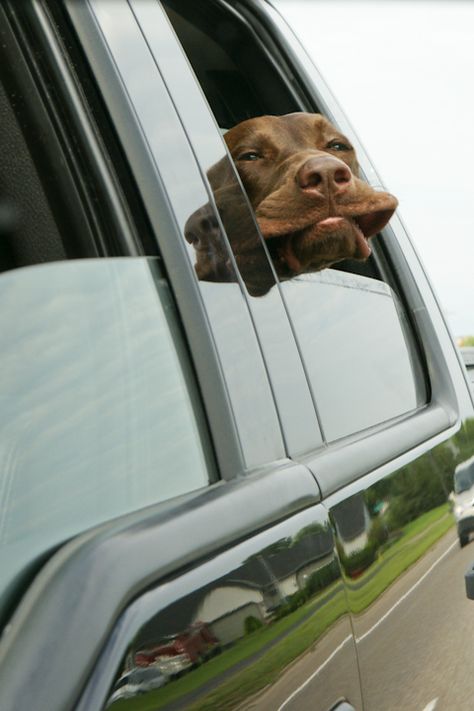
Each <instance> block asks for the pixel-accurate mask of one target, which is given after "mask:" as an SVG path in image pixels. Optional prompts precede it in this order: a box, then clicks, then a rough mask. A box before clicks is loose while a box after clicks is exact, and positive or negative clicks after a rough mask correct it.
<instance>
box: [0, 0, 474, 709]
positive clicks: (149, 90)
mask: <svg viewBox="0 0 474 711" xmlns="http://www.w3.org/2000/svg"><path fill="white" fill-rule="evenodd" d="M0 35H1V41H0V76H1V93H0V116H1V131H0V145H1V151H0V155H1V161H0V270H1V274H0V304H1V308H0V332H1V334H2V343H3V347H2V353H1V368H0V373H1V375H0V397H1V407H0V413H1V429H0V461H1V468H0V563H1V570H2V584H1V588H0V616H1V626H2V631H3V633H2V637H1V640H0V708H1V709H2V711H32V709H34V710H35V711H66V710H68V711H69V710H71V711H72V710H73V709H74V710H75V711H100V710H101V709H104V708H106V707H109V708H113V709H115V708H116V709H117V710H119V709H130V710H131V711H132V710H133V709H136V711H139V710H143V709H145V708H146V709H162V708H163V709H169V710H171V709H173V710H174V709H181V708H183V709H184V708H189V709H194V710H196V709H205V708H206V709H210V708H212V709H230V708H241V709H243V708H245V709H250V708H256V709H257V708H258V709H259V711H260V710H265V709H269V710H271V711H275V710H276V709H278V710H282V709H286V710H288V711H289V710H290V709H301V710H305V711H306V710H307V709H312V710H313V711H329V710H331V711H336V710H337V711H350V709H357V711H360V710H362V709H365V710H366V711H381V709H383V711H395V710H396V711H399V709H404V711H423V709H434V708H435V707H436V705H437V704H438V702H439V708H440V709H441V708H443V709H468V708H471V706H472V698H473V694H474V674H473V673H472V671H473V669H472V662H471V660H472V644H473V642H472V640H473V635H472V624H471V618H472V609H471V607H470V605H471V603H470V602H469V601H468V600H466V596H465V590H464V577H463V576H464V571H465V570H466V569H467V568H468V566H469V565H470V564H471V563H472V558H474V552H473V550H472V547H470V546H466V547H463V548H462V549H460V548H459V545H458V543H457V533H456V527H455V522H454V519H453V516H452V513H451V512H450V508H449V505H448V495H449V492H450V491H451V489H452V486H453V475H454V472H455V470H456V467H458V466H459V465H460V464H461V463H462V462H466V461H469V460H470V459H471V458H472V456H473V455H474V406H473V400H472V394H471V391H470V388H469V384H468V381H467V376H466V371H465V369H464V368H463V367H462V364H461V362H460V359H459V356H458V352H457V349H456V346H455V345H454V343H453V341H452V339H451V337H450V334H449V330H448V329H447V327H446V324H445V322H444V319H443V315H442V313H441V311H440V308H439V306H438V303H437V300H436V297H435V295H434V293H433V290H432V288H431V285H430V282H429V280H428V278H427V276H426V274H425V273H424V271H423V268H422V266H421V264H420V262H419V260H418V258H417V256H416V253H415V251H414V249H413V247H412V245H411V242H410V240H409V238H408V236H407V234H406V231H405V229H404V227H403V225H402V223H401V222H400V220H399V219H398V217H397V216H395V217H393V218H392V220H391V221H390V223H389V225H388V226H387V227H385V228H384V229H383V230H382V231H381V232H380V234H379V235H378V236H376V237H375V238H373V240H372V254H371V256H370V257H369V258H368V259H367V261H366V262H356V261H351V260H346V261H344V262H341V263H338V264H337V265H334V266H333V267H331V268H327V269H324V270H322V271H319V272H317V273H313V274H304V275H301V276H299V277H298V278H292V279H290V278H289V279H286V280H284V279H281V280H280V279H279V278H278V277H277V273H278V271H277V270H275V268H274V265H273V263H272V261H271V259H270V256H269V252H268V249H267V245H266V244H265V243H264V241H263V239H262V237H261V235H260V233H259V230H258V226H257V223H256V221H255V216H254V214H253V212H252V209H251V207H250V205H249V200H248V198H247V195H246V194H245V192H244V190H243V187H242V184H241V181H240V178H239V176H238V174H237V173H236V171H235V168H234V164H233V161H232V160H231V157H230V155H229V152H228V151H227V148H226V144H225V142H224V140H223V134H225V132H226V131H227V130H228V129H230V128H232V127H233V126H235V125H236V124H237V123H239V122H240V121H242V120H245V119H247V118H251V117H255V116H261V115H268V114H273V115H281V114H287V113H293V112H300V111H305V112H320V113H322V114H323V115H324V116H326V117H328V118H329V119H330V120H331V121H332V123H333V124H334V125H336V126H337V127H338V128H339V129H340V131H342V132H343V133H344V135H346V136H347V140H350V142H351V144H352V145H353V146H354V147H355V148H356V149H357V153H358V158H359V163H360V166H361V170H362V174H363V176H364V177H365V179H366V180H367V181H368V182H369V183H370V184H371V185H372V186H373V187H374V188H376V189H379V188H380V189H382V186H381V185H380V181H379V179H378V177H377V174H376V172H375V170H374V169H373V167H372V165H371V164H370V162H369V160H368V158H367V156H366V154H365V152H364V150H363V147H362V146H361V145H360V143H359V141H358V140H357V137H356V136H355V135H354V133H353V131H352V129H351V127H350V124H349V123H348V121H347V119H346V118H345V116H344V115H343V114H342V112H341V110H340V109H339V108H338V106H337V104H336V102H335V100H334V99H333V97H332V95H331V93H330V91H329V89H328V88H327V86H326V85H325V83H324V81H323V80H322V78H321V77H320V75H319V74H318V72H317V71H316V69H315V68H314V66H313V65H312V63H311V61H310V60H309V59H308V57H307V56H306V54H305V53H304V51H303V50H302V49H301V47H300V46H299V44H298V42H297V40H296V39H295V37H294V36H293V35H292V33H291V31H290V30H289V28H288V27H287V26H286V24H285V23H284V22H283V20H282V19H281V17H280V16H279V14H278V13H277V11H276V10H275V9H274V8H273V7H272V5H271V4H270V3H267V2H265V1H263V0H239V1H237V0H235V1H234V0H201V1H200V2H189V1H187V0H163V1H162V2H158V1H157V0H156V1H155V0H83V1H82V2H78V1H76V0H63V2H57V0H35V1H33V0H31V1H28V0H22V1H21V2H18V0H3V2H2V3H1V4H0ZM408 110H409V109H408ZM217 165H218V166H219V171H223V172H224V173H225V174H226V176H227V177H226V180H227V181H228V182H227V183H226V190H229V191H230V193H226V194H227V195H231V197H232V214H230V213H229V210H228V209H227V207H228V204H227V203H225V204H224V205H223V202H222V192H220V190H221V187H222V186H221V185H220V184H219V182H218V181H216V178H215V173H216V166H217ZM234 210H236V212H234ZM235 215H237V216H238V219H236V218H235ZM196 223H197V224H198V226H199V225H200V226H201V227H204V228H205V229H206V230H207V232H208V234H211V235H212V245H213V255H215V258H216V259H217V260H218V261H217V262H216V265H215V266H216V268H215V270H214V277H213V279H212V280H210V279H207V278H205V275H204V274H203V273H202V272H199V270H198V271H197V270H196V263H197V256H196V255H197V254H198V253H199V249H204V248H205V245H203V244H201V243H200V242H199V239H198V238H197V237H196V232H195V231H193V229H195V225H196ZM193 225H194V227H192V226H193ZM244 239H245V240H247V243H248V240H250V241H251V243H252V249H253V250H254V255H255V257H256V259H257V261H258V264H259V270H260V271H259V272H258V273H253V274H252V279H250V278H249V276H248V274H247V273H246V272H245V270H244V269H243V268H242V265H241V262H240V261H239V256H240V255H239V253H238V246H239V244H241V242H242V240H244ZM196 635H197V636H198V637H199V639H198V640H197V645H198V646H197V647H196ZM190 636H191V637H193V639H194V641H193V644H194V645H195V646H194V647H193V649H194V650H195V651H196V655H195V657H196V658H195V659H193V660H191V658H190V656H189V654H188V653H187V652H186V645H188V646H189V645H190V644H191V642H190ZM170 640H171V643H170V644H168V645H166V644H165V643H166V642H167V641H168V642H170ZM184 640H186V642H184ZM183 645H184V646H183ZM178 647H180V649H179V650H178ZM183 649H184V651H183ZM157 650H158V652H159V653H158V654H157V653H156V651H157ZM460 650H462V652H463V660H464V661H463V663H462V664H460V663H459V654H460ZM177 651H178V652H179V654H176V652H177ZM217 651H219V652H220V653H219V654H216V652H217ZM144 652H145V653H148V657H147V658H146V665H143V664H141V662H140V663H138V662H139V661H140V660H142V661H143V653H144ZM165 652H166V654H165ZM180 655H181V656H180ZM137 660H138V662H137ZM181 662H182V663H183V664H182V666H181V667H179V665H180V663H181ZM173 664H174V666H175V667H176V668H178V667H179V670H178V673H173V671H172V669H173ZM145 669H146V670H147V671H145V672H143V671H140V670H145ZM170 670H171V671H170ZM448 672H449V673H448ZM145 677H146V679H145ZM135 682H137V683H135Z"/></svg>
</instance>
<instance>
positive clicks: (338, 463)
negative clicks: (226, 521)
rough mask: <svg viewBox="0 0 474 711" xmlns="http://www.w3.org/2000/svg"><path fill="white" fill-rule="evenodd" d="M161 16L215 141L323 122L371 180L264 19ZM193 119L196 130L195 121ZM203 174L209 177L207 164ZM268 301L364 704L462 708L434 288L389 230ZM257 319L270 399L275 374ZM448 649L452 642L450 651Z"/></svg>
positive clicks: (317, 85)
mask: <svg viewBox="0 0 474 711" xmlns="http://www.w3.org/2000/svg"><path fill="white" fill-rule="evenodd" d="M164 7H165V9H166V11H167V13H168V16H169V18H170V21H171V23H172V25H173V28H174V29H175V31H176V33H177V35H178V37H179V39H180V41H181V42H182V45H183V48H184V50H185V52H186V54H187V58H188V60H189V61H190V62H191V65H192V66H193V68H194V71H195V72H196V76H197V77H198V79H199V81H200V83H201V86H202V89H203V91H204V92H205V94H206V97H207V100H208V101H209V103H210V105H211V108H212V110H213V112H214V115H215V118H216V121H217V123H218V125H219V126H220V127H221V129H225V128H228V127H229V126H230V125H233V123H236V122H238V121H239V120H242V119H244V118H247V117H249V116H252V115H259V114H260V113H276V114H278V113H282V112H287V111H293V110H296V109H297V108H300V109H301V108H304V109H306V110H308V109H312V110H320V111H323V112H325V113H326V115H328V116H329V117H330V118H332V120H334V121H336V122H337V123H338V125H339V126H340V127H341V129H342V130H344V131H345V132H346V133H347V134H348V135H349V136H350V137H351V139H352V141H353V142H354V144H355V145H356V146H357V147H358V155H359V160H360V162H361V165H362V167H363V171H364V173H365V175H366V177H367V178H368V179H369V180H370V182H371V183H372V184H373V185H374V186H377V185H379V184H380V183H379V179H378V177H377V175H376V173H375V171H374V170H373V168H372V166H371V165H370V163H369V162H368V160H367V158H366V156H365V154H364V151H363V149H362V148H361V147H360V145H359V144H358V142H357V139H356V138H355V137H354V136H353V133H352V131H351V129H350V126H349V125H348V124H347V121H346V119H345V118H344V116H343V115H342V114H341V112H340V110H339V109H338V107H337V105H336V104H335V103H334V100H333V99H332V97H331V95H330V93H329V91H328V90H327V89H326V87H325V86H324V83H323V82H322V80H321V78H320V77H319V76H318V75H317V73H316V71H315V70H314V68H312V66H311V64H310V63H309V61H308V60H307V58H306V57H305V56H304V54H302V53H301V50H299V49H298V46H297V43H296V42H295V40H294V38H293V37H292V35H291V33H290V32H289V31H288V29H287V28H285V26H284V23H283V22H282V21H281V18H279V16H278V15H277V13H275V11H274V10H273V9H272V8H271V7H269V6H268V5H267V4H266V3H263V2H252V3H245V4H244V3H243V4H241V5H240V6H239V13H238V12H236V10H235V8H232V10H230V9H229V6H228V5H227V4H226V3H210V4H209V5H208V6H206V8H203V7H200V8H196V7H193V8H190V7H189V6H186V3H183V2H180V1H179V0H169V1H168V0H167V1H166V2H165V3H164ZM134 8H135V12H136V15H137V17H138V18H139V20H140V18H141V24H142V28H143V31H144V33H145V34H146V35H147V37H148V41H149V43H150V47H151V48H152V50H153V51H154V53H155V57H156V58H157V61H159V62H160V68H161V70H162V72H163V75H164V77H165V78H168V83H169V86H170V91H171V93H172V95H173V97H174V100H175V103H176V105H177V106H179V107H180V110H181V114H182V117H183V123H184V125H185V128H186V130H187V132H188V135H189V136H190V137H191V139H192V140H193V139H194V141H195V150H196V155H198V156H199V155H200V147H199V137H198V136H196V135H195V134H196V132H197V131H198V130H199V129H195V128H194V124H195V117H196V112H193V116H192V118H191V117H190V119H189V121H188V122H187V118H186V110H185V106H184V103H183V102H184V96H180V94H179V91H177V90H174V89H173V87H172V80H171V76H172V74H171V72H172V69H171V68H170V67H169V65H168V66H167V63H166V59H165V60H162V61H160V60H159V59H158V57H159V40H158V37H157V32H156V31H155V28H156V25H155V24H154V23H152V22H150V21H147V13H148V18H150V17H151V14H152V12H153V10H151V9H150V10H144V9H142V8H141V6H140V3H134ZM224 28H225V31H224ZM229 38H231V39H229ZM262 38H265V39H264V40H263V39H262ZM160 39H161V40H163V37H162V35H161V36H160ZM231 40H232V41H231ZM270 47H271V49H272V51H269V48H270ZM244 48H245V49H244ZM177 62H178V60H175V63H174V66H175V67H176V65H177ZM295 65H296V66H297V67H298V69H297V71H296V72H295V71H294V67H295ZM255 66H258V67H259V70H260V71H259V72H258V73H255V72H253V71H252V67H255ZM292 68H293V71H292ZM308 77H310V79H309V80H308ZM305 92H306V94H305ZM308 94H309V95H310V97H311V98H310V99H309V100H308ZM188 95H189V94H188ZM197 123H198V125H199V127H201V124H199V116H198V117H197ZM202 163H203V168H204V170H205V171H208V170H209V162H207V163H206V162H205V160H203V161H202ZM280 290H281V293H282V296H283V299H284V303H285V306H286V309H287V311H288V313H289V316H290V319H291V325H292V328H293V331H294V334H295V337H296V341H297V344H298V348H299V352H300V354H301V357H302V361H303V365H304V370H305V374H306V376H307V378H308V383H309V386H310V390H311V393H312V395H313V398H314V403H315V407H316V411H317V413H318V420H319V426H320V432H321V442H320V443H317V442H316V441H313V442H312V443H311V442H310V441H308V443H309V444H310V448H309V449H308V448H306V449H304V450H299V451H298V450H296V449H295V450H293V451H292V454H293V456H294V457H295V459H299V460H300V461H302V462H304V463H305V464H306V465H307V466H308V467H309V468H310V469H311V471H312V472H313V474H314V476H315V478H316V479H317V481H318V483H319V486H320V488H321V491H322V493H323V500H324V504H325V506H327V508H328V510H329V511H330V516H331V520H332V522H333V526H334V530H335V534H336V540H337V550H338V555H339V559H340V561H341V565H342V567H343V570H344V579H345V585H346V592H347V597H348V600H349V605H350V607H351V611H352V619H353V627H354V631H355V635H356V642H357V649H358V660H359V666H360V674H361V682H362V692H363V698H364V708H367V709H380V708H384V709H392V708H393V709H396V708H400V707H403V708H409V709H418V708H421V709H424V708H435V707H436V705H437V704H440V706H441V707H448V708H449V707H460V706H461V707H462V704H464V705H466V704H468V698H469V696H470V694H471V693H472V689H471V685H470V681H469V680H470V679H471V672H470V666H469V664H466V665H463V668H462V670H460V671H459V672H458V674H459V676H457V679H458V681H457V683H456V684H454V685H452V684H451V682H450V681H449V680H447V678H446V675H445V674H443V673H442V667H443V666H444V659H445V658H446V657H448V658H449V659H452V663H453V664H454V660H455V659H456V654H457V650H458V645H457V643H455V642H454V639H453V638H454V637H456V638H457V637H458V636H459V638H460V639H462V640H463V643H462V644H463V649H466V650H470V649H471V643H470V641H469V639H470V624H469V603H468V602H467V601H466V599H465V595H464V581H463V571H464V569H465V567H466V565H467V563H468V559H469V554H467V553H465V552H463V553H462V554H460V552H459V551H458V550H457V547H458V543H457V536H456V531H455V529H454V526H453V519H452V516H451V514H450V511H449V508H448V504H447V500H448V495H449V492H450V491H451V490H452V488H453V474H454V471H455V469H456V467H457V466H458V465H460V464H462V462H465V461H469V459H470V457H471V456H472V448H473V440H472V400H471V398H470V395H469V392H468V389H467V387H466V379H465V376H464V374H463V372H462V369H461V368H460V367H459V360H458V357H457V355H456V352H455V348H454V346H453V343H452V341H451V339H450V337H449V333H448V331H447V329H446V325H445V323H444V320H443V317H442V315H441V312H440V310H439V307H438V305H437V303H436V299H435V297H434V296H433V293H432V290H431V287H430V285H429V283H428V282H427V279H426V276H425V274H424V273H423V270H422V268H421V266H420V264H419V262H418V260H417V258H416V255H415V253H414V250H413V248H412V246H411V244H410V242H409V240H408V238H407V235H406V233H405V231H404V228H403V226H402V225H401V223H400V222H399V221H398V220H397V219H396V218H395V219H394V220H393V221H392V225H391V228H387V229H386V230H384V232H383V234H381V235H380V236H379V237H378V239H377V241H376V244H375V247H374V254H373V256H372V258H371V259H370V260H369V262H368V264H367V266H366V268H365V270H361V269H360V268H357V265H355V264H352V265H350V264H349V265H344V269H343V270H342V271H341V270H326V271H325V272H324V273H322V274H321V275H317V276H311V277H309V276H308V277H307V278H300V279H298V280H296V281H293V282H286V283H284V284H281V285H280ZM258 299H259V297H258V296H257V297H256V300H257V301H258ZM255 310H256V311H258V306H257V307H255ZM254 318H255V323H256V325H257V328H258V329H259V335H260V338H261V341H262V351H263V353H264V356H265V357H266V362H267V367H268V369H269V374H270V379H271V380H272V382H273V383H274V388H275V392H277V388H278V386H277V385H275V384H276V383H278V382H279V378H280V376H279V373H278V371H277V369H276V367H275V365H274V364H273V363H272V360H271V358H272V356H271V355H270V354H269V353H268V352H267V351H266V350H265V333H264V328H262V325H261V323H260V322H259V321H258V316H255V317H254ZM277 405H278V408H279V413H280V421H281V422H282V427H283V432H284V434H285V432H286V431H287V430H286V428H287V427H288V429H289V427H290V426H291V424H288V425H287V421H286V420H285V413H288V415H289V417H288V422H289V423H291V421H292V420H293V421H294V418H293V417H292V413H293V409H292V402H291V397H290V396H289V395H288V393H286V397H285V393H283V392H282V393H281V399H277ZM290 413H291V414H290ZM288 441H289V440H288ZM290 446H291V445H290ZM407 571H408V572H407ZM433 588H434V589H436V590H439V594H437V595H434V594H433ZM433 616H434V618H435V619H436V620H437V624H435V625H433V624H432V623H431V624H430V621H431V620H432V619H433ZM438 621H439V623H438ZM420 623H421V624H420ZM454 629H455V630H456V632H455V633H453V632H452V630H454ZM451 635H452V636H451ZM447 639H452V640H453V643H452V644H451V645H450V651H449V653H447V651H446V640H447ZM466 653H467V654H468V655H469V654H470V653H469V651H467V652H466ZM317 688H318V687H317V681H314V686H312V684H311V682H310V681H308V684H307V685H306V686H305V688H304V689H301V690H300V694H301V695H298V696H299V703H301V704H304V703H306V704H308V703H309V701H308V699H309V698H313V696H312V695H314V694H315V693H317ZM305 694H306V696H305ZM295 699H296V697H294V698H293V701H294V702H295V703H296V701H295Z"/></svg>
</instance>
